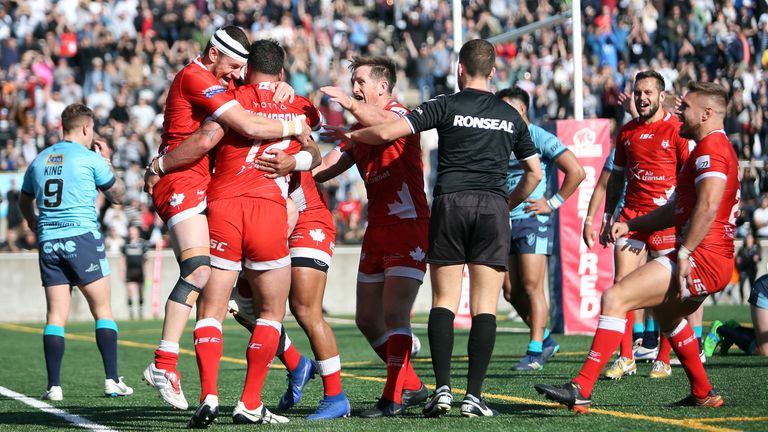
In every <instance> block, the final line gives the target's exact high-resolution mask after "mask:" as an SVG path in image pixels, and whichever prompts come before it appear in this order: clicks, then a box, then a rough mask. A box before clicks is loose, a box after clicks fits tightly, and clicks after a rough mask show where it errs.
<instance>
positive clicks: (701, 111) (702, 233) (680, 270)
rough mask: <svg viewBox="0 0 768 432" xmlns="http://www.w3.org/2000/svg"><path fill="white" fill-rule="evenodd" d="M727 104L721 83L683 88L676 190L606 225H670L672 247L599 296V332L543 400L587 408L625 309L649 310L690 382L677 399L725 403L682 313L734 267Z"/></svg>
mask: <svg viewBox="0 0 768 432" xmlns="http://www.w3.org/2000/svg"><path fill="white" fill-rule="evenodd" d="M727 105H728V93H727V92H726V91H725V89H723V87H722V86H720V85H718V84H715V83H698V82H694V83H691V84H690V85H689V91H688V93H687V94H686V95H685V98H684V99H683V101H682V104H681V106H680V110H679V113H678V115H679V117H680V120H681V122H682V125H681V126H680V136H681V137H683V138H686V139H693V140H695V141H696V143H697V145H696V148H695V149H694V150H693V151H692V152H691V154H690V157H689V158H688V159H687V160H686V162H685V164H684V165H683V168H682V170H681V171H680V173H679V175H678V178H677V188H676V191H675V195H674V196H673V197H670V199H669V200H668V202H667V203H666V204H664V205H663V206H661V207H659V208H658V209H656V210H653V211H651V212H649V213H646V214H644V215H642V216H639V217H636V218H631V219H629V220H627V221H626V222H619V223H616V224H614V225H613V227H612V228H611V237H612V238H619V237H621V236H624V235H627V234H628V233H630V232H633V231H640V232H656V231H659V230H663V229H666V228H668V227H671V226H674V229H675V236H676V242H675V247H676V248H677V250H676V251H675V252H672V253H670V254H667V255H665V256H661V257H657V258H655V259H653V260H651V261H650V262H648V263H646V264H644V265H643V266H641V267H640V268H638V269H637V270H635V271H633V272H631V273H630V274H628V275H627V276H626V277H624V278H623V279H622V280H621V281H619V282H618V283H616V284H615V285H614V286H613V287H611V288H609V289H608V290H607V291H605V293H603V296H602V313H601V315H600V319H599V321H598V325H597V331H596V332H595V336H594V339H593V340H592V347H591V349H590V351H589V355H588V356H587V359H586V360H585V362H584V365H583V366H582V368H581V371H580V372H579V374H578V376H577V377H576V378H574V379H573V381H570V382H567V383H565V384H563V385H545V384H537V385H536V386H535V387H536V391H538V392H539V393H541V394H544V395H545V396H546V397H547V398H548V399H551V400H554V401H557V402H559V403H561V404H563V405H566V406H567V407H568V408H569V409H572V410H574V411H576V412H581V413H585V412H587V411H588V410H589V407H590V405H591V403H592V401H591V400H590V397H591V394H592V389H593V387H594V385H595V382H597V379H598V377H599V375H600V372H601V370H602V369H603V368H604V367H605V365H606V364H607V362H608V360H609V358H610V356H611V353H613V351H614V350H615V349H616V347H617V346H618V345H619V343H620V342H621V338H622V335H623V334H624V327H625V324H626V320H625V319H624V317H625V316H626V314H627V312H629V311H632V310H635V309H640V308H653V311H654V314H655V316H656V319H657V320H658V321H659V323H660V325H661V330H662V331H663V332H664V333H665V334H666V336H667V338H668V339H669V341H670V343H671V345H672V347H673V349H674V350H675V353H676V354H677V357H678V358H679V359H680V362H681V364H682V366H683V368H684V369H685V373H686V375H687V376H688V380H689V381H690V383H691V394H690V395H689V396H688V397H686V398H685V399H683V400H682V401H680V403H679V404H680V405H694V406H704V407H720V406H722V405H723V404H724V401H723V398H722V397H721V396H720V395H719V394H718V392H717V390H715V389H714V388H713V387H712V385H711V384H710V382H709V379H708V378H707V374H706V372H705V371H704V366H703V364H702V362H701V359H700V358H699V347H698V343H697V341H696V337H695V335H694V332H693V329H692V328H691V326H690V325H689V324H688V322H687V321H686V320H685V319H684V317H685V316H686V315H689V314H691V313H692V312H693V311H695V310H696V309H698V308H699V306H700V305H701V302H702V301H704V300H705V299H706V297H707V296H708V295H710V294H714V293H716V292H719V291H721V290H723V289H724V288H725V286H726V285H727V284H728V282H729V281H730V278H731V274H732V272H733V265H734V259H733V250H734V230H735V220H736V216H737V214H738V209H739V168H738V158H737V156H736V153H735V152H734V150H733V146H732V145H731V143H730V142H729V141H728V138H727V137H726V135H725V132H724V131H723V122H724V118H725V110H726V106H727Z"/></svg>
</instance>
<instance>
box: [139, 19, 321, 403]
mask: <svg viewBox="0 0 768 432" xmlns="http://www.w3.org/2000/svg"><path fill="white" fill-rule="evenodd" d="M247 46H248V38H247V37H246V35H245V33H244V32H243V30H242V29H240V28H239V27H236V26H226V27H224V28H222V29H219V30H217V31H216V32H215V33H214V34H213V36H211V40H210V42H209V43H208V45H207V46H206V49H205V51H204V52H203V54H202V55H200V56H199V57H197V58H196V59H195V60H193V61H192V62H191V63H190V64H188V65H187V66H185V67H184V69H182V70H181V71H180V72H179V73H178V74H176V77H175V78H174V80H173V83H172V84H171V88H170V91H169V93H168V99H167V105H166V109H165V119H164V123H163V128H164V133H163V143H162V145H161V147H160V156H159V157H157V158H155V159H154V160H153V161H152V165H151V166H150V167H149V169H148V170H147V173H148V175H151V174H158V173H160V174H162V173H163V172H164V170H165V167H164V164H163V162H164V160H165V158H164V156H163V155H164V154H165V153H166V152H168V151H170V150H172V149H174V148H177V147H179V146H181V145H182V142H183V141H184V139H185V138H187V137H189V136H190V135H191V134H193V133H194V132H195V131H197V130H198V128H199V127H200V126H201V124H202V123H203V121H204V120H205V119H206V118H208V117H211V118H213V119H216V120H217V121H218V122H221V124H224V125H226V126H229V127H231V128H232V129H233V130H234V131H237V132H239V133H242V134H243V135H244V136H248V137H250V138H254V139H271V138H278V137H283V136H291V135H294V134H301V133H302V132H303V133H304V135H303V136H304V138H303V139H306V136H307V134H308V130H306V129H308V128H305V127H303V126H302V123H303V122H299V121H278V120H271V119H267V118H265V117H261V116H256V115H253V114H249V113H247V112H246V111H245V109H243V107H242V106H241V105H240V104H239V103H238V102H237V101H236V100H234V99H233V97H232V95H231V94H229V93H227V92H226V90H227V86H229V85H230V84H232V83H233V81H234V80H235V79H237V78H238V77H239V76H240V71H241V69H242V68H243V66H244V65H245V62H246V60H247V56H248V50H247ZM290 92H292V90H290ZM291 95H292V94H291ZM278 100H280V99H279V98H278ZM209 181H210V172H209V160H208V157H207V156H203V157H199V158H197V159H194V160H193V161H190V164H189V166H187V167H186V169H185V170H183V171H177V172H173V173H170V172H169V174H168V175H167V176H165V177H163V179H161V180H159V181H157V179H155V180H154V181H147V186H146V188H145V189H146V190H147V192H149V193H151V194H152V199H153V201H154V204H155V208H156V209H157V212H158V214H159V215H160V217H161V218H162V219H163V221H165V223H166V225H167V226H168V229H169V230H170V232H171V239H172V243H173V250H174V253H175V254H176V257H177V259H178V261H179V270H180V277H179V279H178V281H177V282H176V285H175V286H174V287H173V289H172V291H171V294H170V296H169V297H168V301H167V302H166V305H165V320H164V322H163V332H162V337H161V340H160V345H159V347H158V349H157V350H156V351H155V360H154V362H152V363H150V365H149V366H148V367H147V368H146V369H145V370H144V379H145V380H146V381H147V382H148V383H149V384H151V385H152V386H153V387H155V388H156V389H157V390H158V391H159V392H160V395H161V397H162V398H163V399H164V400H165V401H166V402H168V403H169V404H171V405H172V406H174V407H175V408H179V409H187V407H188V404H187V401H186V399H185V398H184V393H183V392H182V389H181V375H180V374H179V372H178V370H177V368H176V365H177V362H178V358H179V354H178V353H179V340H180V339H181V336H182V334H183V332H184V327H185V326H186V324H187V320H188V319H189V313H190V310H191V307H192V305H194V304H195V301H196V300H197V297H198V295H199V293H200V291H201V289H202V287H203V286H204V285H205V283H206V281H207V280H208V277H209V275H210V255H209V252H208V246H209V238H208V224H207V220H206V217H205V214H204V211H205V209H206V190H207V188H208V182H209ZM154 183H156V185H155V184H154ZM153 186H154V187H153Z"/></svg>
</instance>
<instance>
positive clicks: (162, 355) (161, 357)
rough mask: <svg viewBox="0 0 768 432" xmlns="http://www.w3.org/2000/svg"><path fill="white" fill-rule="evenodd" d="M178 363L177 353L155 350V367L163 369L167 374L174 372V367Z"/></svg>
mask: <svg viewBox="0 0 768 432" xmlns="http://www.w3.org/2000/svg"><path fill="white" fill-rule="evenodd" d="M178 363H179V353H173V352H169V351H163V350H160V349H157V350H155V367H156V368H158V369H164V370H166V371H167V372H176V365H177V364H178Z"/></svg>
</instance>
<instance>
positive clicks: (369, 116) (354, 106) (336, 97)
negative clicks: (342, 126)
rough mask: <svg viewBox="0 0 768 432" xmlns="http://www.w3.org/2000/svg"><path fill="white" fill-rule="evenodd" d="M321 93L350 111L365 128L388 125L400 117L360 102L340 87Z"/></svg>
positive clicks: (321, 89)
mask: <svg viewBox="0 0 768 432" xmlns="http://www.w3.org/2000/svg"><path fill="white" fill-rule="evenodd" d="M320 91H321V92H323V93H324V94H325V95H326V96H328V97H330V98H331V100H332V101H334V102H337V103H338V104H339V105H341V107H342V108H344V109H345V110H347V111H349V113H350V114H352V115H353V116H355V119H356V120H357V121H358V122H359V123H360V124H361V125H363V126H364V127H368V126H373V125H377V124H381V123H386V122H389V121H392V120H393V119H396V118H398V117H399V116H398V115H397V114H396V113H394V112H392V111H389V110H385V109H383V108H379V107H377V106H376V105H372V104H369V103H365V102H362V101H359V100H357V99H355V98H353V97H352V96H349V95H348V94H346V93H345V92H344V90H342V89H341V88H339V87H322V88H320Z"/></svg>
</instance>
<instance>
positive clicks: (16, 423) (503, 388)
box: [0, 306, 768, 432]
mask: <svg viewBox="0 0 768 432" xmlns="http://www.w3.org/2000/svg"><path fill="white" fill-rule="evenodd" d="M731 318H736V319H738V320H740V321H742V322H748V321H749V310H748V308H747V307H745V306H713V307H709V308H707V310H706V312H705V320H706V321H711V320H713V319H731ZM424 321H425V318H424V317H417V319H416V320H415V322H417V323H422V325H421V326H420V327H418V324H417V328H415V332H416V334H417V335H418V336H420V337H421V340H422V351H421V353H420V354H419V356H418V357H417V358H416V359H415V363H414V366H415V368H416V370H417V372H418V373H419V374H420V375H421V376H422V378H423V379H424V382H425V383H427V384H431V383H432V382H433V378H432V368H431V364H430V362H429V346H428V345H429V344H428V342H427V337H426V329H425V328H423V323H424ZM119 326H120V348H119V356H120V374H121V375H124V376H125V381H126V382H127V383H128V384H129V385H131V386H133V387H134V390H135V393H134V395H133V396H130V397H126V398H116V399H111V398H106V397H103V396H102V391H103V387H102V386H103V379H104V376H103V369H102V365H101V358H100V356H99V353H98V350H97V348H96V344H95V341H94V338H93V323H88V322H84V323H70V324H69V325H68V326H67V329H66V331H67V345H66V353H65V357H64V364H63V368H62V387H63V389H64V400H63V401H61V402H50V405H52V406H54V407H56V408H58V409H60V410H63V411H62V412H59V414H60V415H66V414H74V415H77V416H80V417H81V419H80V420H82V418H84V419H86V420H89V421H90V422H93V424H92V425H91V428H92V429H94V430H99V428H100V427H101V428H103V429H101V430H110V429H111V430H117V431H146V432H149V431H162V430H169V429H182V428H185V426H186V422H187V419H188V418H189V416H190V415H191V410H190V411H186V412H182V411H174V410H172V409H171V408H170V407H169V406H167V405H165V404H164V403H163V402H162V401H161V400H160V399H159V398H158V396H157V394H156V392H155V391H154V390H153V389H151V388H149V387H147V386H146V385H145V384H144V383H143V382H142V381H141V372H142V371H143V369H144V368H145V367H146V366H147V364H148V363H149V362H150V360H151V359H152V351H153V350H154V349H155V346H156V344H157V341H158V338H159V335H160V327H161V323H160V322H159V321H139V322H136V321H134V322H121V323H119ZM520 326H521V324H519V323H510V322H507V321H503V320H501V319H500V320H499V327H500V328H501V327H517V328H519V327H520ZM286 327H287V328H288V330H289V333H290V334H291V338H292V339H293V341H294V342H295V343H296V345H297V347H298V348H299V349H300V350H301V351H302V352H303V353H308V352H310V351H309V345H308V343H307V341H306V338H305V337H304V336H303V334H302V332H301V330H300V329H299V328H298V326H297V325H296V323H295V322H294V321H292V320H288V321H286ZM333 327H334V330H335V331H336V335H337V338H338V340H339V347H340V349H341V358H342V372H343V373H344V375H343V376H344V378H343V386H344V390H345V392H346V393H347V395H348V396H349V398H350V401H351V403H352V409H353V417H352V418H349V419H341V420H335V421H326V422H319V423H310V422H307V421H306V420H304V419H303V417H305V416H307V415H308V414H310V413H312V412H313V411H314V409H315V408H316V406H317V402H318V400H319V399H320V398H321V397H322V382H321V380H320V379H319V377H317V378H316V379H315V380H313V381H312V382H310V384H309V385H308V386H307V391H306V392H305V395H304V398H303V399H302V401H301V403H300V404H299V405H298V406H296V407H294V409H293V410H291V411H289V412H288V413H287V415H288V417H289V418H290V420H291V423H289V424H287V425H261V426H260V425H253V426H235V425H233V424H232V420H231V417H230V415H231V412H232V408H233V407H234V405H235V403H236V402H237V400H238V398H239V396H240V391H241V389H242V382H243V379H244V377H245V356H244V352H245V344H246V341H247V338H248V335H247V333H246V332H245V330H243V329H242V328H240V327H239V325H238V324H237V323H235V322H234V320H231V319H228V320H227V322H226V323H225V326H224V339H225V346H224V358H223V359H222V363H221V373H220V378H219V389H220V397H221V405H222V415H221V417H220V418H219V422H218V423H217V424H215V425H213V426H212V428H213V429H214V430H245V429H246V428H259V427H263V428H270V429H275V430H286V431H288V430H289V431H313V432H314V431H334V432H337V431H357V430H366V431H392V430H398V431H417V430H418V431H425V430H429V431H435V432H439V431H443V430H458V429H461V428H468V427H471V428H473V429H479V428H481V429H482V430H484V431H493V430H499V431H502V430H503V431H508V430H521V431H529V430H551V431H560V432H562V431H566V430H590V431H597V430H611V431H618V430H639V429H645V430H654V431H656V430H688V431H691V430H694V431H695V430H700V431H732V430H745V431H758V430H768V359H766V358H756V357H748V356H745V355H742V354H741V353H740V351H739V350H738V348H736V347H734V348H732V349H731V355H729V356H720V355H719V354H718V355H715V356H714V357H712V358H711V359H709V360H708V363H707V365H706V368H707V371H708V373H709V374H710V378H711V380H712V382H713V384H714V385H715V386H717V387H718V388H719V389H720V391H721V393H722V394H723V396H724V397H725V399H726V406H725V407H723V408H721V409H702V408H672V407H669V405H670V404H671V403H673V402H675V401H677V400H679V399H681V398H683V397H684V396H686V395H687V394H688V391H689V387H688V382H687V380H686V377H685V374H684V372H683V370H682V369H681V368H680V367H679V366H678V367H674V368H673V376H672V377H671V378H670V379H667V380H651V379H649V378H647V374H648V372H649V371H650V367H651V366H650V364H642V365H639V368H638V375H636V376H633V377H626V378H624V379H622V380H620V381H614V382H609V381H600V382H599V383H598V385H597V386H596V388H595V393H594V394H593V409H592V411H591V413H590V414H588V415H583V416H576V415H574V414H573V413H571V412H568V411H565V410H562V409H558V408H557V407H555V406H554V405H553V404H551V403H548V402H546V401H544V399H543V398H542V397H540V396H539V395H538V394H536V392H535V390H534V389H533V384H535V383H538V382H546V383H562V382H565V381H566V380H568V379H569V378H571V377H573V376H574V375H575V374H576V372H577V371H578V369H579V367H580V366H581V363H582V361H583V359H584V356H585V354H586V351H587V350H588V348H589V343H590V338H588V337H584V336H569V337H564V336H561V335H555V337H556V338H557V340H558V341H559V342H560V344H561V352H560V353H559V354H558V355H557V356H556V357H554V358H553V359H552V360H551V361H550V362H549V363H547V365H546V367H545V369H544V370H543V371H539V372H532V373H531V372H528V373H521V372H512V371H510V368H511V367H512V366H513V365H514V364H515V363H516V362H517V360H518V359H519V356H520V355H521V354H522V353H523V352H524V351H525V346H526V343H527V336H526V335H525V334H522V333H510V332H500V333H499V334H498V336H497V339H496V349H495V351H494V358H493V361H492V363H491V365H490V368H489V371H488V379H487V380H486V384H485V388H484V391H485V397H486V399H487V401H488V403H489V405H490V406H492V407H493V408H495V409H497V410H498V411H499V412H500V413H501V415H500V416H499V417H496V418H481V419H465V418H462V417H461V416H460V415H459V412H458V411H459V410H458V403H455V404H454V409H453V410H452V411H451V413H450V414H449V415H448V416H447V417H444V418H441V419H424V418H422V417H421V415H420V409H415V408H412V409H411V410H410V411H409V413H408V415H406V416H405V417H403V418H397V419H381V420H366V419H361V418H355V417H354V414H355V413H357V412H359V411H361V410H363V409H366V408H369V407H370V406H372V405H373V404H374V403H375V401H376V399H377V397H378V396H379V395H380V392H381V389H382V388H383V381H384V380H383V377H384V376H385V374H386V373H385V370H384V367H383V363H382V362H381V361H380V360H379V359H378V358H377V357H376V355H375V354H374V352H373V351H372V350H371V349H370V347H369V346H368V345H367V343H366V342H365V340H364V339H363V337H362V336H361V335H360V333H359V332H358V331H357V329H356V328H355V327H354V325H353V324H351V321H350V320H348V319H347V320H344V319H342V320H338V322H337V323H335V324H333ZM42 328H43V325H42V324H40V323H36V324H24V325H19V324H2V323H0V341H2V351H0V364H2V368H0V387H4V388H5V389H8V390H11V391H14V392H17V393H19V394H23V395H27V396H30V397H31V398H35V399H36V398H38V397H39V396H40V394H42V392H43V390H44V389H45V384H46V373H45V361H44V358H43V352H42V337H41V334H42ZM706 330H707V327H706V326H705V332H706ZM467 335H468V333H467V331H462V330H457V332H456V343H455V349H454V356H455V361H454V373H453V380H454V381H453V384H454V386H455V389H454V393H455V394H456V395H455V402H457V401H460V400H461V397H462V396H463V393H462V390H461V389H462V388H463V386H464V385H465V382H466V379H465V376H466V366H467V364H466V358H465V357H464V356H465V355H466V342H467ZM182 349H183V353H182V355H181V360H180V371H181V373H182V375H183V381H182V382H183V387H184V391H185V394H186V396H187V399H188V400H189V401H190V406H191V407H193V408H194V406H196V402H197V398H198V394H199V389H200V387H199V384H198V378H197V367H196V364H195V359H194V352H193V351H191V349H192V343H191V326H190V330H189V331H188V332H187V334H186V335H185V338H184V340H183V342H182ZM278 365H279V362H276V365H274V366H273V370H272V371H271V372H270V374H269V376H268V378H267V383H266V385H265V387H264V393H263V394H264V399H265V401H266V402H267V406H268V407H270V408H274V407H275V406H276V403H277V400H278V398H279V397H280V395H281V393H282V392H283V391H284V390H285V375H284V370H282V368H281V366H278ZM53 428H67V429H69V430H82V429H80V428H79V427H77V426H75V425H74V424H73V423H70V422H68V421H66V420H65V419H63V418H62V417H61V416H56V415H53V414H50V413H44V412H42V411H41V410H40V409H38V408H33V407H31V406H28V405H26V404H24V403H22V402H20V401H18V400H14V399H13V398H10V397H7V396H0V430H9V431H10V430H12V431H32V430H50V429H53Z"/></svg>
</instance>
